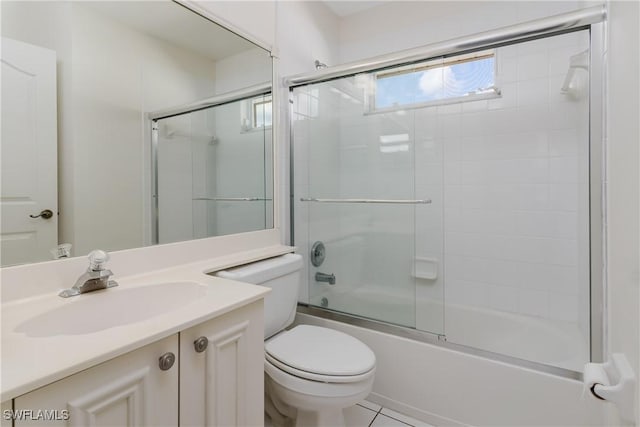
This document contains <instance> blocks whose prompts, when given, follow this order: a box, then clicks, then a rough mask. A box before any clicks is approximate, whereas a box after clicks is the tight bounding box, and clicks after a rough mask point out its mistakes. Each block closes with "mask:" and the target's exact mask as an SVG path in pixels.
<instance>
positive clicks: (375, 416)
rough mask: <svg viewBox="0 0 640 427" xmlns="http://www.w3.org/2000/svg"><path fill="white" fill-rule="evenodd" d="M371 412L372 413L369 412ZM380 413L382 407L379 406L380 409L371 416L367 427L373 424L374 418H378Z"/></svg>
mask: <svg viewBox="0 0 640 427" xmlns="http://www.w3.org/2000/svg"><path fill="white" fill-rule="evenodd" d="M371 412H373V411H371ZM380 412H382V405H380V409H378V410H377V411H376V414H375V415H374V416H373V418H372V419H371V422H370V423H369V426H368V427H371V425H372V424H373V422H374V421H375V420H376V418H378V415H379V414H380Z"/></svg>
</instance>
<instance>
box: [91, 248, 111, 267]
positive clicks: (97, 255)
mask: <svg viewBox="0 0 640 427" xmlns="http://www.w3.org/2000/svg"><path fill="white" fill-rule="evenodd" d="M88 258H89V270H92V271H101V270H104V264H106V263H107V261H109V258H111V257H110V256H109V254H108V253H106V252H105V251H102V250H100V249H96V250H94V251H91V252H90V253H89V256H88Z"/></svg>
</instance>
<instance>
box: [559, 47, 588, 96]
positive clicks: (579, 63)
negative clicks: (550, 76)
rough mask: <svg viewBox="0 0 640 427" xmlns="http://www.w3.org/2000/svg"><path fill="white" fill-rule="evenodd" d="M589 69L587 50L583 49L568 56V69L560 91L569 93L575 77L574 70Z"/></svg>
mask: <svg viewBox="0 0 640 427" xmlns="http://www.w3.org/2000/svg"><path fill="white" fill-rule="evenodd" d="M579 69H581V70H585V71H589V51H588V50H585V51H584V52H580V53H578V54H576V55H573V56H572V57H571V58H569V70H568V71H567V75H566V77H565V78H564V83H563V84H562V87H561V88H560V91H561V92H562V93H566V94H568V93H571V89H572V83H573V80H574V78H575V74H576V70H579Z"/></svg>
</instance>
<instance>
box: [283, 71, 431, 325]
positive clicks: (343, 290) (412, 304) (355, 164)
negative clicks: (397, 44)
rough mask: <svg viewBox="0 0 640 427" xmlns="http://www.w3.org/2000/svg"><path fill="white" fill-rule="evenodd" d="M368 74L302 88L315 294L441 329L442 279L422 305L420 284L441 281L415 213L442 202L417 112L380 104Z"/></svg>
mask: <svg viewBox="0 0 640 427" xmlns="http://www.w3.org/2000/svg"><path fill="white" fill-rule="evenodd" d="M367 81H368V79H367V76H364V75H359V76H353V77H348V78H342V79H339V80H334V81H330V82H323V83H318V84H313V85H308V86H303V87H297V88H295V89H294V90H293V100H294V107H293V116H294V117H293V119H294V121H293V123H294V127H293V132H294V147H293V152H294V156H295V159H294V164H295V165H296V166H295V170H294V208H295V211H296V216H295V243H296V245H297V246H298V247H300V248H301V249H302V250H303V251H304V252H305V253H306V255H307V261H308V263H307V276H308V281H309V282H308V283H309V287H308V301H309V304H310V305H313V306H318V307H324V308H328V309H330V310H335V311H338V312H343V313H347V314H351V315H355V316H360V317H364V318H368V319H373V320H378V321H383V322H387V323H391V324H395V325H401V326H407V327H411V328H415V327H417V323H416V322H417V321H418V322H423V324H422V325H421V329H423V330H427V331H429V332H434V333H441V332H442V323H443V322H442V313H443V311H442V298H441V295H442V288H441V287H439V289H438V291H437V292H436V293H437V294H438V296H439V297H438V298H436V299H435V300H434V301H437V302H436V304H435V307H434V305H433V301H432V300H430V301H429V304H430V305H429V310H430V313H429V314H428V315H427V316H425V315H424V313H421V314H418V315H417V313H416V311H417V307H416V301H417V300H416V296H417V294H420V295H426V294H427V293H425V292H423V291H421V290H420V289H419V288H421V287H423V286H427V287H431V288H436V287H438V285H437V284H436V280H435V278H433V277H432V275H431V273H429V272H428V271H426V270H429V268H430V267H429V266H427V265H426V264H428V263H429V261H430V260H432V257H429V256H424V254H419V253H418V254H417V252H416V248H417V246H416V244H417V242H416V218H417V217H420V216H424V215H425V213H427V212H429V211H430V210H433V209H434V208H433V206H432V205H430V204H429V198H430V197H429V196H428V195H427V194H426V192H427V187H426V186H423V185H420V183H417V182H416V177H417V175H416V174H415V169H416V167H415V163H416V161H417V160H418V161H419V160H420V159H419V157H420V156H422V154H421V153H422V151H421V148H418V149H417V145H420V146H422V141H421V142H420V144H416V141H415V118H414V117H415V115H414V113H413V112H412V111H392V112H386V113H371V112H370V111H369V106H368V89H367V88H368V85H367ZM417 156H418V157H417ZM435 209H439V208H438V207H436V208H435ZM418 245H419V246H420V244H418ZM313 253H316V254H318V255H320V254H324V259H323V260H322V259H321V258H322V257H321V256H320V257H314V256H312V254H313ZM420 255H422V256H420ZM314 258H316V259H314ZM427 277H428V278H427ZM425 278H426V279H425ZM331 282H334V283H331ZM421 301H422V303H424V298H421ZM438 304H439V306H438ZM425 307H426V306H425ZM418 308H420V309H421V308H423V307H422V306H421V307H418ZM427 318H431V319H435V320H434V321H432V322H431V323H429V324H424V321H425V319H427Z"/></svg>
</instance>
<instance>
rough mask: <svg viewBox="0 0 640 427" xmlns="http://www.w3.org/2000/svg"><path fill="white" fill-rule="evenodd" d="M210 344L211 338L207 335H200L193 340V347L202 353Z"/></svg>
mask: <svg viewBox="0 0 640 427" xmlns="http://www.w3.org/2000/svg"><path fill="white" fill-rule="evenodd" d="M208 346H209V339H208V338H207V337H200V338H198V339H197V340H195V341H194V342H193V347H194V348H195V349H196V353H202V352H203V351H205V350H206V349H207V347H208Z"/></svg>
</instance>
